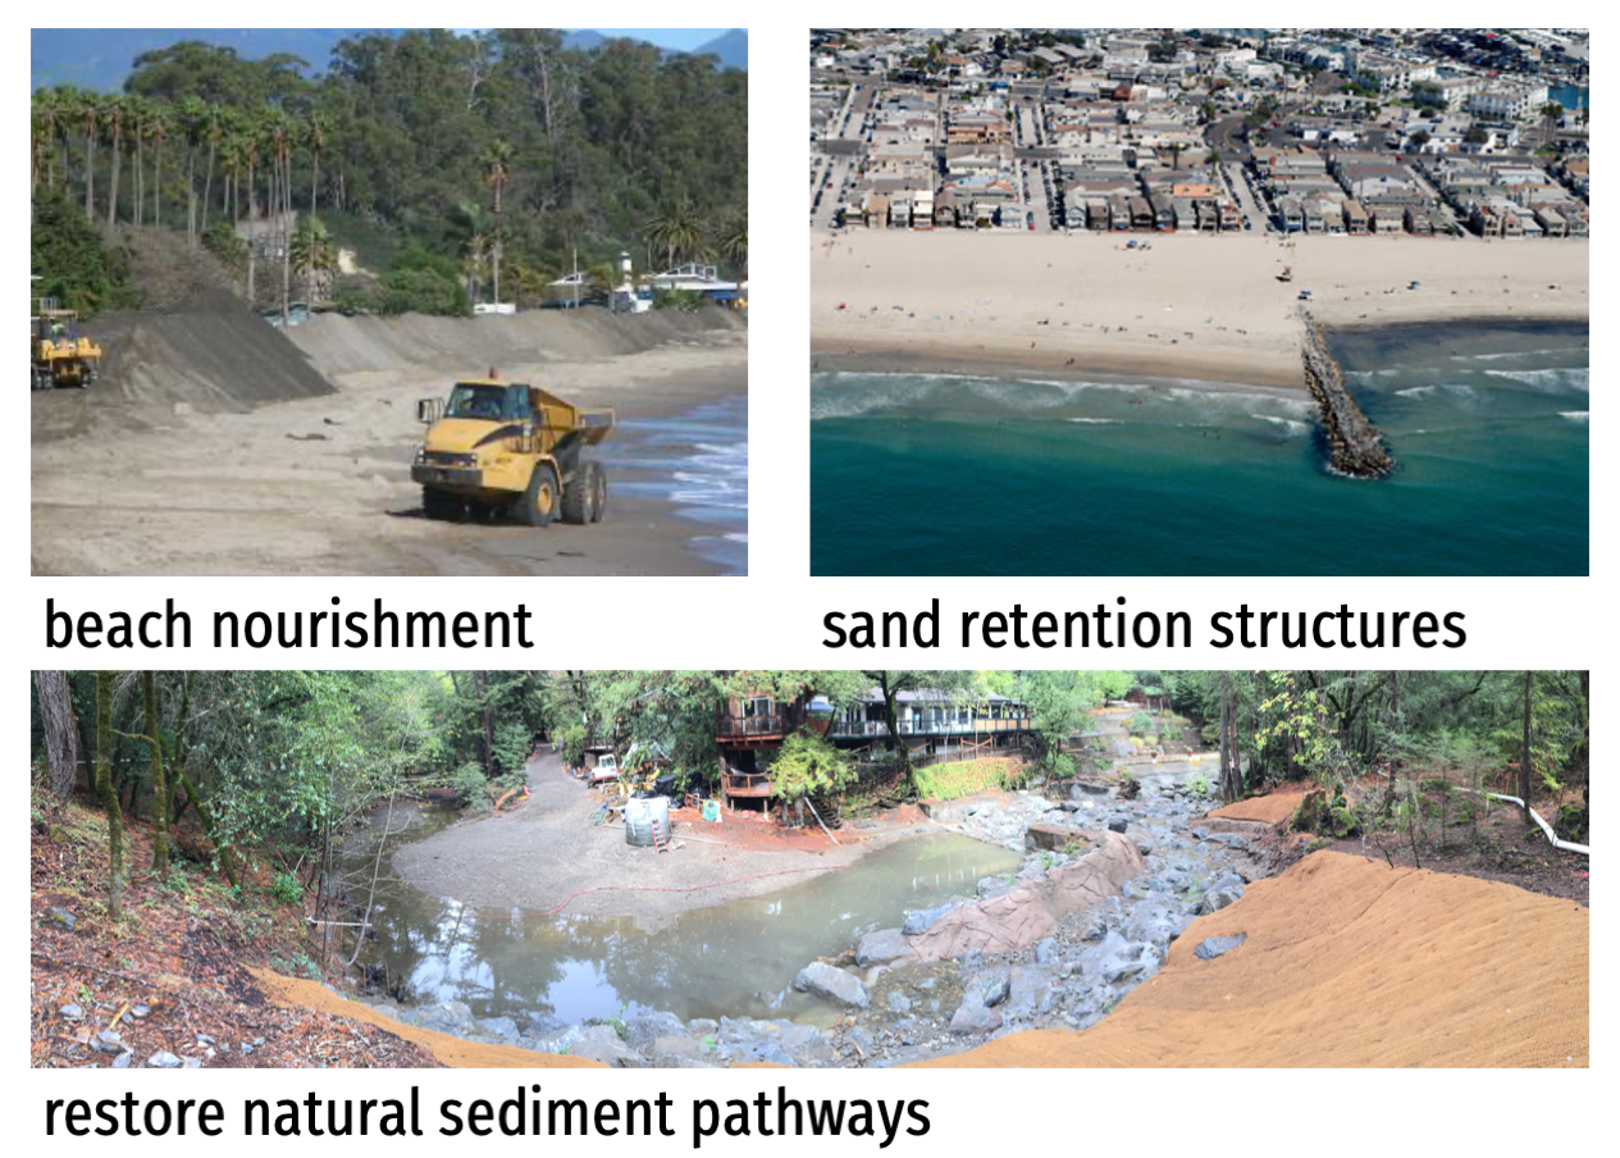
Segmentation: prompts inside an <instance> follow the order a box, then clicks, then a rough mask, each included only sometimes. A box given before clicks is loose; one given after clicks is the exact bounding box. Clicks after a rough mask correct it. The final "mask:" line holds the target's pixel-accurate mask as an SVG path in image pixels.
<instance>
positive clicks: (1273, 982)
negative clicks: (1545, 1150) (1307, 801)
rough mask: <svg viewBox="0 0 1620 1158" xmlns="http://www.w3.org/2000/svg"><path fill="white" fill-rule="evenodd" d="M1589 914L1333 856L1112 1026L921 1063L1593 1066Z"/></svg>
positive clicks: (1210, 931)
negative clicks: (1232, 942) (1215, 953)
mask: <svg viewBox="0 0 1620 1158" xmlns="http://www.w3.org/2000/svg"><path fill="white" fill-rule="evenodd" d="M1589 918H1590V910H1588V909H1585V908H1582V907H1580V906H1579V905H1577V904H1575V903H1573V902H1572V901H1567V900H1559V899H1555V898H1551V897H1542V896H1537V895H1535V894H1533V893H1527V892H1525V891H1524V890H1523V889H1519V888H1516V887H1515V886H1513V885H1508V884H1502V883H1500V882H1496V881H1482V880H1476V879H1474V878H1471V877H1463V876H1453V875H1450V874H1445V873H1435V872H1428V871H1419V870H1414V869H1404V868H1401V869H1391V868H1389V867H1388V866H1387V865H1383V864H1379V863H1376V862H1373V861H1366V860H1362V859H1361V858H1359V857H1353V856H1346V855H1344V854H1342V853H1332V852H1320V853H1316V854H1315V855H1313V856H1310V857H1307V858H1306V859H1305V860H1303V861H1301V862H1300V863H1299V864H1297V865H1295V866H1294V867H1293V868H1291V869H1289V870H1288V871H1287V872H1286V873H1284V874H1283V875H1281V876H1279V877H1275V878H1272V879H1269V880H1262V881H1257V882H1255V883H1254V884H1253V885H1251V886H1250V887H1249V890H1248V892H1247V893H1245V894H1244V896H1243V898H1242V899H1241V900H1239V901H1238V902H1237V903H1236V904H1234V905H1231V906H1230V907H1228V908H1225V909H1222V910H1220V911H1219V912H1216V913H1211V914H1210V915H1208V916H1205V917H1201V918H1199V919H1198V920H1197V921H1195V922H1194V923H1193V924H1192V925H1191V926H1190V927H1189V928H1188V930H1187V931H1186V932H1185V933H1183V934H1182V936H1181V937H1180V939H1179V940H1177V941H1175V942H1174V943H1173V944H1172V945H1171V946H1170V956H1169V960H1168V961H1167V963H1166V964H1165V967H1164V969H1163V971H1162V972H1160V973H1159V975H1158V976H1156V977H1154V978H1153V979H1152V980H1151V981H1148V982H1147V983H1145V984H1144V985H1142V986H1141V987H1140V988H1138V989H1136V990H1135V991H1134V992H1132V993H1131V994H1130V995H1129V996H1128V997H1126V998H1125V999H1124V1000H1123V1001H1121V1002H1120V1004H1119V1008H1118V1009H1116V1010H1115V1011H1114V1012H1113V1013H1112V1014H1110V1015H1109V1017H1108V1018H1107V1019H1106V1020H1105V1021H1103V1022H1102V1023H1101V1024H1100V1025H1098V1026H1096V1027H1094V1028H1092V1029H1090V1030H1087V1031H1085V1032H1083V1033H1068V1032H1064V1031H1057V1030H1045V1031H1038V1032H1029V1033H1021V1034H1012V1035H1009V1036H1008V1037H1005V1038H1002V1039H1000V1040H998V1041H993V1042H990V1043H989V1044H987V1045H984V1046H981V1047H979V1048H978V1049H975V1050H971V1051H969V1052H966V1053H962V1054H958V1055H955V1056H952V1057H948V1058H941V1059H939V1060H938V1061H931V1062H924V1063H920V1064H922V1065H927V1066H952V1067H965V1068H973V1067H984V1066H1056V1067H1082V1066H1508V1067H1515V1066H1587V1065H1590V1052H1589V1018H1590V1014H1589V1002H1588V963H1589V962H1588V957H1589V931H1590V922H1589ZM1238 933H1243V934H1246V935H1247V940H1246V941H1244V943H1243V944H1241V945H1239V946H1238V947H1237V948H1235V949H1232V950H1230V951H1228V952H1227V953H1225V954H1224V955H1222V956H1220V957H1217V958H1215V959H1213V960H1209V961H1204V960H1200V959H1198V958H1197V957H1196V956H1195V954H1194V950H1195V949H1196V948H1197V947H1198V946H1199V945H1200V944H1201V943H1203V942H1204V941H1205V940H1206V939H1207V938H1210V937H1217V936H1226V935H1232V934H1238Z"/></svg>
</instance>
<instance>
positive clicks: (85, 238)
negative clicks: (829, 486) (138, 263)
mask: <svg viewBox="0 0 1620 1158" xmlns="http://www.w3.org/2000/svg"><path fill="white" fill-rule="evenodd" d="M29 248H30V257H31V262H30V265H31V269H32V272H33V273H34V274H35V276H37V277H39V278H40V279H41V280H39V281H38V282H35V283H34V293H35V294H36V296H39V297H53V298H55V299H56V300H57V301H58V302H60V303H61V305H62V307H63V308H65V309H71V310H78V311H79V312H80V314H81V315H83V316H85V317H89V316H91V315H93V314H96V313H99V312H101V311H102V310H110V309H122V308H126V307H129V306H134V305H137V304H139V301H140V295H139V294H137V293H136V292H135V291H134V289H132V288H131V287H130V285H129V271H130V264H129V255H128V254H127V253H125V252H124V251H123V250H121V249H114V248H110V247H108V246H107V245H105V244H103V242H102V240H101V235H100V234H99V233H98V232H97V231H96V229H95V227H94V226H92V225H91V224H90V223H89V222H88V221H86V220H85V216H84V206H83V205H82V204H74V203H73V201H71V200H70V199H69V198H68V196H67V194H66V193H64V192H63V191H62V190H60V189H46V188H38V189H35V190H34V202H33V224H32V228H31V230H30V233H29Z"/></svg>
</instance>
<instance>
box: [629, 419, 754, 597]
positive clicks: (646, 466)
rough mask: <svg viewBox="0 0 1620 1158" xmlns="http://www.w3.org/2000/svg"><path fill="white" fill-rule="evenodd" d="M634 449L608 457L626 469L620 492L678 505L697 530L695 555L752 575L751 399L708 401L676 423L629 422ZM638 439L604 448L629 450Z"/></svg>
mask: <svg viewBox="0 0 1620 1158" xmlns="http://www.w3.org/2000/svg"><path fill="white" fill-rule="evenodd" d="M622 426H623V429H624V430H625V432H626V433H627V434H632V435H635V436H636V437H635V439H634V449H633V450H625V451H622V452H620V453H621V454H622V456H623V457H622V458H615V457H614V456H613V455H612V453H609V454H605V455H604V456H603V457H604V461H605V462H606V464H607V465H609V466H618V467H620V468H622V469H623V470H624V472H625V475H624V476H622V481H619V480H615V481H614V482H613V483H612V485H613V486H614V488H615V491H616V492H617V493H622V494H638V495H642V496H646V497H652V498H658V499H662V500H664V501H666V502H671V503H674V504H675V514H676V515H677V517H679V518H682V519H685V520H688V521H690V522H691V523H692V524H693V527H692V537H691V544H692V549H693V550H694V551H696V552H697V553H698V554H700V555H702V556H703V557H704V558H705V559H710V560H712V561H714V562H716V563H719V564H720V565H722V566H723V567H725V568H726V573H727V574H728V575H746V574H747V573H748V397H747V395H745V394H738V395H733V396H730V397H727V398H722V399H720V400H719V401H716V402H709V403H704V404H703V405H701V406H695V407H693V408H692V409H690V410H686V411H682V412H681V413H679V414H675V415H671V416H670V417H668V418H645V419H637V418H628V419H626V420H625V421H624V422H623V423H622ZM630 442H631V440H630V439H624V440H620V441H619V442H617V443H615V442H611V441H610V442H608V443H605V444H604V447H612V446H621V445H629V444H630Z"/></svg>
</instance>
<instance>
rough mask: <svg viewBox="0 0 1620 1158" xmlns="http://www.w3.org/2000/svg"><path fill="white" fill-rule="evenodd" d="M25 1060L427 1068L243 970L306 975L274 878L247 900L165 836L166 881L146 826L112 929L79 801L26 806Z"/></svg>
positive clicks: (96, 822) (418, 1051) (128, 862)
mask: <svg viewBox="0 0 1620 1158" xmlns="http://www.w3.org/2000/svg"><path fill="white" fill-rule="evenodd" d="M32 819H33V823H32V829H31V834H32V835H31V840H30V886H29V912H30V923H31V925H32V939H31V944H30V956H29V1064H30V1065H32V1066H43V1067H112V1068H124V1067H154V1068H181V1067H188V1066H196V1065H206V1066H208V1067H210V1068H214V1067H230V1068H244V1067H246V1068H256V1067H284V1066H386V1067H396V1066H434V1065H437V1064H438V1062H437V1061H436V1059H435V1056H434V1054H433V1053H432V1052H430V1051H429V1050H426V1049H424V1048H422V1047H421V1046H419V1045H417V1044H415V1043H413V1042H410V1041H406V1040H404V1039H402V1038H401V1037H399V1036H398V1035H396V1034H393V1033H390V1032H388V1031H387V1030H385V1029H383V1028H380V1027H379V1026H377V1025H374V1024H371V1023H370V1022H368V1021H366V1020H363V1019H354V1018H349V1017H343V1016H333V1015H331V1014H329V1013H326V1012H323V1011H319V1010H312V1009H293V1008H282V1007H280V1006H279V1005H278V1004H276V1003H275V1002H274V1001H273V1000H272V999H271V998H270V997H269V996H267V995H266V992H265V990H264V989H263V988H262V987H261V985H260V983H259V981H258V980H257V979H256V978H255V977H254V975H253V973H252V972H251V969H252V968H253V967H259V968H263V969H269V970H274V971H276V972H278V973H287V974H304V975H306V976H308V975H311V974H312V973H314V972H315V971H316V966H315V963H314V961H313V960H312V959H311V956H310V954H311V953H312V952H315V951H317V950H316V949H315V947H314V946H312V945H310V944H309V943H308V940H307V935H306V928H307V926H306V924H305V920H304V911H303V908H302V906H301V905H299V904H297V903H284V902H280V901H277V900H276V899H275V898H274V897H273V896H272V894H271V891H270V890H271V887H272V882H273V880H274V877H275V875H276V867H277V866H274V865H273V864H271V863H266V862H264V861H261V863H260V864H259V865H257V866H256V867H245V868H244V870H243V872H242V874H241V877H240V879H241V881H242V888H241V889H240V891H238V890H234V889H232V888H231V887H230V885H229V883H228V882H227V881H226V880H225V878H224V876H223V874H221V873H218V872H214V871H212V870H210V869H209V868H208V867H207V866H206V864H205V863H200V862H199V861H196V860H191V859H189V856H188V853H187V852H186V850H187V849H188V848H191V847H192V842H191V840H190V837H189V832H188V831H187V830H186V829H184V828H180V829H176V830H175V831H174V832H173V833H172V834H171V845H172V847H171V853H172V855H173V860H172V865H171V872H170V875H169V878H168V881H167V882H166V883H165V882H162V881H159V880H158V879H157V877H156V876H155V875H154V874H153V873H152V872H151V867H150V866H151V863H152V830H151V828H150V827H149V826H148V825H147V824H146V823H145V822H144V821H137V822H135V823H133V824H129V825H126V827H125V833H124V863H125V866H126V874H127V876H128V883H127V885H126V887H125V892H124V920H123V921H122V922H121V923H119V924H114V923H113V922H112V921H110V920H109V918H108V915H107V905H106V882H107V876H108V865H109V857H108V850H107V826H106V819H105V814H104V813H102V812H101V811H100V810H99V809H91V808H87V807H84V806H82V805H80V804H78V803H77V802H72V801H70V802H68V803H66V804H48V805H47V804H41V803H39V802H38V801H36V803H35V805H34V810H33V818H32Z"/></svg>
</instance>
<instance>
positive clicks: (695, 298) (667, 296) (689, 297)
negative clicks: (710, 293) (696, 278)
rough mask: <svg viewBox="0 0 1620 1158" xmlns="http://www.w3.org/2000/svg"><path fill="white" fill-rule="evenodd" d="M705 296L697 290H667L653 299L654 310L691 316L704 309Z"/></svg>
mask: <svg viewBox="0 0 1620 1158" xmlns="http://www.w3.org/2000/svg"><path fill="white" fill-rule="evenodd" d="M703 301H704V299H703V295H702V294H701V293H699V292H698V291H697V290H683V289H672V290H665V291H663V292H662V293H660V294H658V295H657V296H656V297H654V298H653V308H654V309H657V310H675V311H676V312H678V313H683V314H689V313H692V312H694V311H696V310H700V309H702V308H703Z"/></svg>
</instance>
